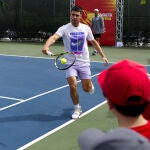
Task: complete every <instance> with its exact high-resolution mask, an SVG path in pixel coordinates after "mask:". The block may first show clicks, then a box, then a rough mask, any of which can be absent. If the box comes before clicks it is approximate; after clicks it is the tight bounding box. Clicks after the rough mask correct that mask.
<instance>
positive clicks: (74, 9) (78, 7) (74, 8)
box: [71, 5, 82, 13]
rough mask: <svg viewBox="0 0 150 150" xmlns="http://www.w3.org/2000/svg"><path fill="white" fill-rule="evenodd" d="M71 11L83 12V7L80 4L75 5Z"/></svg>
mask: <svg viewBox="0 0 150 150" xmlns="http://www.w3.org/2000/svg"><path fill="white" fill-rule="evenodd" d="M71 11H77V12H80V13H82V8H81V7H80V6H77V5H75V6H73V7H72V9H71Z"/></svg>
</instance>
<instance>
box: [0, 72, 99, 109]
mask: <svg viewBox="0 0 150 150" xmlns="http://www.w3.org/2000/svg"><path fill="white" fill-rule="evenodd" d="M97 75H98V74H95V75H93V76H91V77H95V76H97ZM77 82H81V80H79V81H77ZM68 86H69V85H68V84H67V85H64V86H61V87H59V88H56V89H53V90H51V91H47V92H44V93H41V94H38V95H35V96H32V97H30V98H28V99H25V100H21V101H20V102H18V103H15V104H12V105H9V106H6V107H3V108H0V111H2V110H5V109H8V108H11V107H14V106H17V105H19V104H22V103H24V102H27V101H30V100H33V99H35V98H37V97H40V96H43V95H46V94H49V93H52V92H55V91H57V90H60V89H63V88H65V87H68Z"/></svg>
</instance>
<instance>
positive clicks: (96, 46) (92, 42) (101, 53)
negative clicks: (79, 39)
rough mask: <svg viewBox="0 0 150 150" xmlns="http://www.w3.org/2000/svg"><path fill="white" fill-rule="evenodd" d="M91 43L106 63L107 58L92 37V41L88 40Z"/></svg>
mask: <svg viewBox="0 0 150 150" xmlns="http://www.w3.org/2000/svg"><path fill="white" fill-rule="evenodd" d="M90 42H91V44H92V45H93V47H94V48H95V49H96V50H97V52H98V53H99V54H100V56H101V57H102V59H103V61H104V62H105V64H106V65H108V59H107V58H106V56H105V54H104V52H103V50H102V48H101V47H100V45H99V44H98V43H97V41H96V40H95V39H94V40H92V41H90Z"/></svg>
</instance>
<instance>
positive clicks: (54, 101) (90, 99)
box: [0, 55, 110, 150]
mask: <svg viewBox="0 0 150 150" xmlns="http://www.w3.org/2000/svg"><path fill="white" fill-rule="evenodd" d="M53 61H54V60H53V59H47V58H37V57H17V56H5V55H1V56H0V68H1V76H0V101H1V103H0V126H1V128H0V132H1V136H0V149H4V150H13V149H18V148H20V147H22V146H23V145H25V144H27V143H29V142H31V141H33V140H35V139H37V138H38V137H40V136H42V135H44V134H46V133H47V132H49V131H51V130H53V129H55V128H57V127H59V126H61V125H63V124H65V123H66V122H68V121H69V120H71V117H70V116H71V114H72V111H73V105H72V102H71V99H70V96H69V88H68V85H67V83H66V80H65V72H64V71H60V70H57V69H56V68H55V66H54V64H53ZM109 66H110V65H109ZM109 66H108V67H109ZM106 68H107V67H105V66H104V64H103V63H98V62H92V63H91V70H92V80H93V83H94V85H95V88H96V91H95V94H94V95H89V94H88V93H85V92H83V91H82V89H81V84H80V81H79V83H78V89H79V95H80V102H81V105H82V108H83V111H84V112H86V111H88V110H89V109H91V108H93V107H95V106H96V105H98V104H100V103H101V102H102V101H103V100H104V97H103V96H102V93H101V91H100V88H99V86H98V84H97V75H98V73H99V72H101V71H102V70H104V69H106Z"/></svg>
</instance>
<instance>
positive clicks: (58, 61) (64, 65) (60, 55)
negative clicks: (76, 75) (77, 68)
mask: <svg viewBox="0 0 150 150" xmlns="http://www.w3.org/2000/svg"><path fill="white" fill-rule="evenodd" d="M48 55H49V56H52V57H56V58H55V62H54V65H55V66H56V68H57V69H59V70H67V69H68V68H70V67H71V66H72V65H73V64H74V63H75V61H76V56H75V55H74V54H72V53H71V52H63V53H58V54H53V53H51V52H49V53H48ZM64 58H65V59H66V62H65V63H62V59H64Z"/></svg>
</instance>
